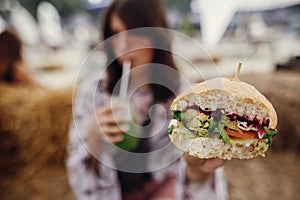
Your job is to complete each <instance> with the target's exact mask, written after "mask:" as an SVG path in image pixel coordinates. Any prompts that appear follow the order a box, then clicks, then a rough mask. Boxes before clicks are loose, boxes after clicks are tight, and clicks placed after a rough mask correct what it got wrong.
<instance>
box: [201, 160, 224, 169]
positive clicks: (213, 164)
mask: <svg viewBox="0 0 300 200" xmlns="http://www.w3.org/2000/svg"><path fill="white" fill-rule="evenodd" d="M224 163H225V161H224V160H222V159H218V158H214V159H209V160H207V161H206V162H205V163H204V164H203V166H202V167H201V168H202V171H203V172H204V173H212V172H214V171H215V169H217V168H218V167H220V166H222V165H223V164H224Z"/></svg>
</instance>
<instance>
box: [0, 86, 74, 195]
mask: <svg viewBox="0 0 300 200" xmlns="http://www.w3.org/2000/svg"><path fill="white" fill-rule="evenodd" d="M0 94H1V96H0V121H1V124H0V139H1V140H0V150H1V156H3V157H2V158H4V159H3V160H2V161H1V162H0V169H1V171H0V179H1V181H0V184H1V189H2V191H1V194H2V196H3V197H4V199H60V198H61V196H64V195H65V196H66V195H67V194H69V196H70V198H71V192H70V188H69V186H68V183H67V177H66V172H65V168H64V160H65V153H66V148H65V147H66V144H67V140H68V134H67V133H68V126H69V123H70V119H71V112H72V88H67V89H63V90H44V89H33V88H26V87H21V86H16V85H6V84H0ZM50 171H51V172H52V173H51V174H49V172H50ZM40 176H43V179H42V180H41V179H40ZM58 180H60V181H61V182H63V185H60V188H56V189H53V190H49V188H51V187H54V186H57V184H58ZM62 190H63V192H61V193H60V192H59V191H62ZM62 193H64V194H62ZM66 193H67V194H66ZM56 195H59V196H56ZM5 197H7V198H5ZM24 197H25V198H24ZM70 198H69V199H70Z"/></svg>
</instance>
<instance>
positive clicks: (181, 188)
mask: <svg viewBox="0 0 300 200" xmlns="http://www.w3.org/2000/svg"><path fill="white" fill-rule="evenodd" d="M185 169H186V162H185V160H184V159H183V158H181V160H180V167H179V170H178V175H177V177H178V179H177V190H176V191H177V194H176V196H177V199H180V200H199V199H210V200H226V199H228V194H227V185H226V181H225V178H224V172H223V167H220V168H218V169H216V170H215V173H214V174H213V176H211V177H210V178H209V179H207V180H206V181H205V182H204V183H197V182H189V183H187V182H186V174H185V172H186V170H185Z"/></svg>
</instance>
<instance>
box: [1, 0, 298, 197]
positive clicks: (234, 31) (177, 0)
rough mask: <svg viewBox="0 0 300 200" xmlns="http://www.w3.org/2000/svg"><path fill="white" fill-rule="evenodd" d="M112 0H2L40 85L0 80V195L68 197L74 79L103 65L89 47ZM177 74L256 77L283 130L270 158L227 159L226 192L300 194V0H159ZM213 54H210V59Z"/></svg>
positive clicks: (5, 21)
mask: <svg viewBox="0 0 300 200" xmlns="http://www.w3.org/2000/svg"><path fill="white" fill-rule="evenodd" d="M110 2H111V1H110V0H49V1H46V0H0V32H2V31H3V30H5V28H7V27H9V28H13V29H14V30H15V31H16V32H17V34H18V35H19V36H20V38H21V40H22V41H23V43H24V51H23V56H24V60H25V62H26V66H28V69H29V71H30V73H31V74H32V75H33V77H34V79H35V80H36V82H37V83H38V84H39V85H40V86H42V88H43V89H29V88H25V87H19V86H14V85H13V86H12V85H7V84H2V83H1V84H0V120H1V121H0V122H1V124H0V143H1V144H0V150H1V151H0V154H1V160H0V169H1V170H0V178H1V179H0V184H1V185H0V194H1V195H0V196H2V198H1V199H73V195H72V192H71V191H70V188H69V186H68V182H67V175H66V172H65V169H64V159H65V147H66V143H67V130H68V125H69V121H70V120H71V110H72V86H73V83H74V81H75V79H76V78H77V74H78V70H79V68H80V67H81V66H82V64H83V62H88V64H87V65H88V66H89V67H88V68H85V69H84V71H83V73H81V76H80V77H78V78H79V79H84V78H85V77H87V76H88V75H89V74H92V73H93V69H95V68H97V67H99V66H103V63H105V59H106V58H105V56H104V54H103V53H102V52H97V56H89V57H88V60H86V58H87V56H88V55H89V53H90V52H91V50H92V49H93V48H94V47H95V46H96V45H97V44H98V43H99V41H101V36H100V35H99V30H100V28H101V26H102V24H101V20H100V18H101V16H102V15H103V12H104V11H105V8H106V7H107V6H108V5H109V4H110ZM164 2H165V5H166V8H167V15H168V19H169V22H170V25H171V28H172V29H173V30H176V31H179V32H181V33H183V34H186V35H187V36H189V37H191V38H193V39H194V40H195V41H197V42H199V44H201V45H202V46H203V47H204V48H205V50H206V52H205V53H203V52H204V51H197V48H193V47H191V46H190V45H189V42H188V41H186V40H184V39H182V38H175V40H174V49H177V50H178V51H179V52H182V55H181V56H182V57H184V58H185V59H186V60H188V61H189V62H186V61H183V60H182V59H178V60H177V62H178V65H179V68H180V70H181V72H182V73H183V74H185V75H186V76H187V77H188V78H189V79H190V80H192V81H200V80H201V77H199V75H198V73H195V70H197V69H198V70H201V72H202V73H205V74H206V77H210V76H211V77H212V76H214V74H211V70H210V69H211V67H217V69H218V70H219V71H220V75H222V76H232V77H233V76H234V73H235V70H236V66H237V64H238V62H242V63H243V69H242V72H241V78H240V79H241V80H244V81H246V82H249V83H251V84H253V85H255V86H256V87H257V88H258V89H259V90H260V91H261V92H262V93H263V94H264V95H266V96H267V97H268V98H269V99H270V101H271V102H272V103H273V104H274V107H275V109H276V110H277V112H278V115H279V131H280V133H279V135H277V136H276V137H275V139H274V144H273V146H272V148H271V150H270V152H268V153H267V157H266V158H257V159H253V160H249V161H237V160H234V161H230V162H227V164H226V168H225V170H226V176H227V180H228V188H229V193H230V194H229V196H230V199H297V198H299V197H298V195H299V191H300V183H299V179H300V158H299V152H300V128H299V127H298V124H299V119H300V114H299V113H300V100H299V99H300V90H299V85H300V73H299V72H300V0H273V1H270V0H265V1H259V0H252V1H249V2H244V1H238V0H228V1H226V3H225V4H221V3H220V2H219V1H218V0H164ZM142 3H143V1H141V4H142ZM212 61H214V62H212Z"/></svg>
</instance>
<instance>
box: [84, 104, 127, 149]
mask: <svg viewBox="0 0 300 200" xmlns="http://www.w3.org/2000/svg"><path fill="white" fill-rule="evenodd" d="M122 110H124V107H123V106H122V105H114V106H111V105H104V106H101V107H99V108H98V109H97V111H96V117H97V119H96V120H95V121H94V122H93V123H92V125H91V128H90V131H89V133H88V138H87V140H88V141H87V142H88V145H89V147H90V150H91V151H92V153H93V154H94V153H98V152H99V150H100V147H99V144H100V142H101V141H105V142H108V143H113V144H116V143H118V142H121V141H122V140H123V134H124V132H126V131H128V130H129V125H128V123H127V122H128V121H129V119H128V117H126V116H125V115H123V114H122ZM123 113H124V112H123ZM94 155H97V154H94Z"/></svg>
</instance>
